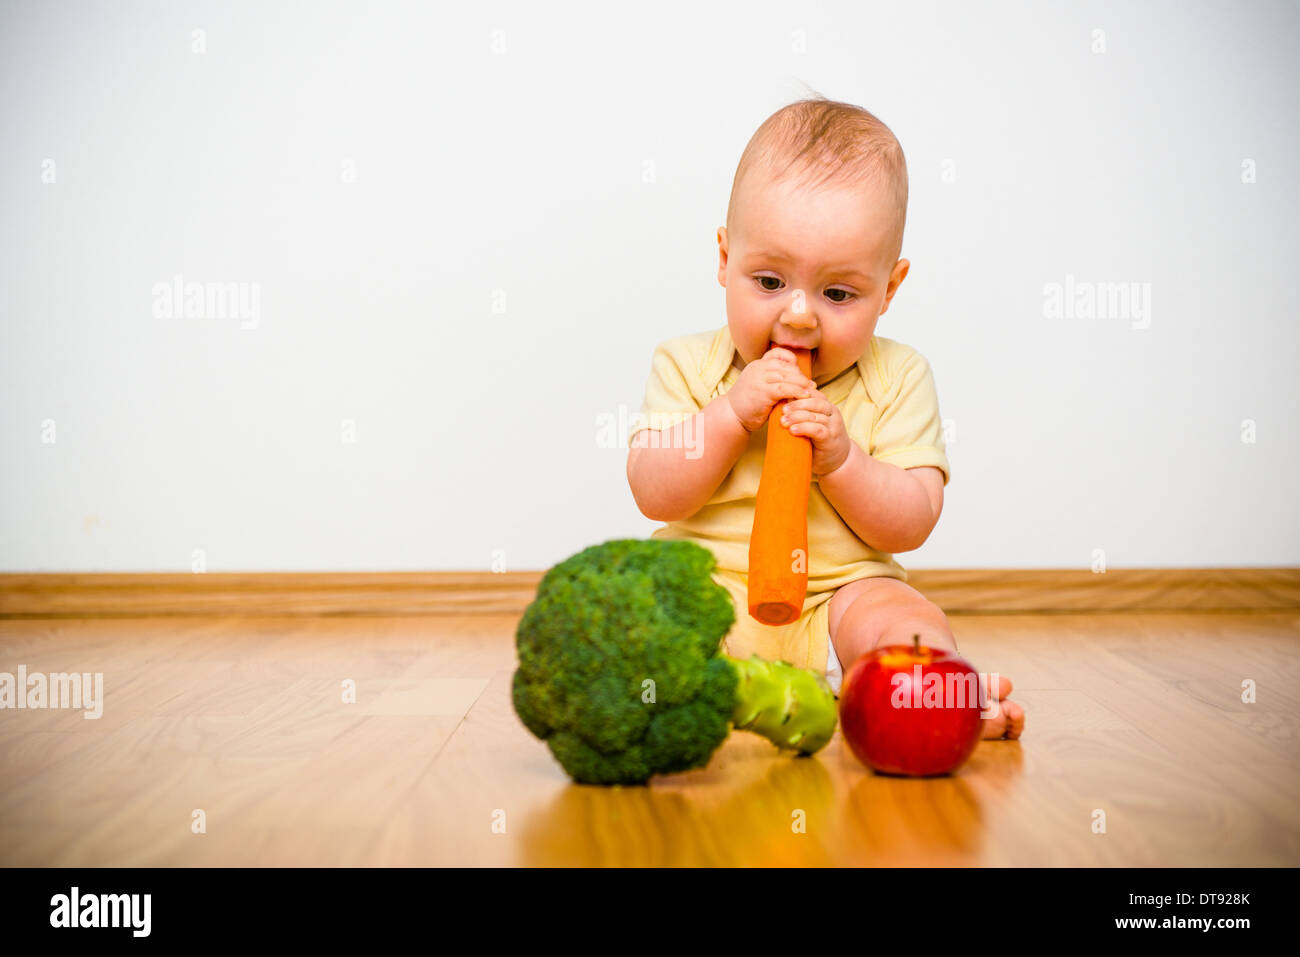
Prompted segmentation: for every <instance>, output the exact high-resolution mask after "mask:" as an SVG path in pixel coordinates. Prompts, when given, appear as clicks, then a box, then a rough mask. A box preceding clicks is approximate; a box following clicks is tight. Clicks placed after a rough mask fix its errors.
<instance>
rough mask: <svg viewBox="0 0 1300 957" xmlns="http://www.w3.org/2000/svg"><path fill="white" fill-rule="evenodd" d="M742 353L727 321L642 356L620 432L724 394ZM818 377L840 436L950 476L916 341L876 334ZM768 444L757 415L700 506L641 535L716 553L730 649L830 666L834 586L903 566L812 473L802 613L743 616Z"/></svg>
mask: <svg viewBox="0 0 1300 957" xmlns="http://www.w3.org/2000/svg"><path fill="white" fill-rule="evenodd" d="M741 361H742V360H741V358H740V356H739V355H738V354H737V353H736V351H735V344H734V343H733V342H732V339H731V332H730V330H729V329H728V328H727V327H726V326H723V327H722V328H721V329H718V330H713V331H708V332H700V333H696V334H694V335H687V336H680V337H678V338H675V339H669V340H667V341H665V342H663V343H661V344H660V345H659V346H657V347H656V349H655V352H654V356H653V358H652V360H651V368H650V378H649V380H648V381H647V383H646V390H645V401H644V403H643V404H642V407H641V415H640V417H639V418H638V419H637V421H636V422H635V423H634V424H633V426H632V428H631V430H630V431H629V433H628V440H629V442H630V441H631V439H632V436H634V435H636V433H637V432H639V431H641V430H642V429H656V430H658V429H670V428H672V427H673V426H675V425H677V424H678V423H679V422H682V421H683V420H687V419H691V418H692V417H693V416H695V415H696V413H698V412H699V411H700V410H701V409H703V408H704V407H705V406H706V405H708V404H709V403H710V402H711V401H713V399H715V398H716V397H718V396H720V395H724V394H726V393H727V392H728V391H729V390H730V389H731V387H732V386H733V385H734V384H735V382H736V379H737V377H738V376H739V375H740V363H741ZM818 388H819V390H820V391H821V393H822V394H823V395H825V396H826V398H827V399H829V400H830V401H831V402H832V403H834V404H835V406H836V407H837V408H838V409H839V410H840V415H841V416H842V417H843V419H844V425H845V428H846V429H847V430H848V434H849V437H850V438H851V439H852V440H853V441H854V442H856V443H857V444H858V446H859V447H861V448H862V450H863V451H864V452H867V453H868V454H870V455H871V456H873V457H874V458H877V459H880V460H882V461H885V462H889V463H891V464H893V465H897V466H898V467H900V468H905V469H909V468H917V467H920V466H925V465H931V466H934V467H936V468H939V469H942V470H943V483H944V485H945V486H946V485H947V484H948V479H949V475H950V472H949V466H948V457H947V453H946V451H945V445H944V437H943V425H942V422H941V420H940V418H939V401H938V395H937V393H936V391H935V387H934V377H933V375H932V374H931V372H930V365H929V363H928V362H927V361H926V359H925V357H924V356H922V355H921V354H920V353H919V352H917V351H916V350H915V349H913V348H911V347H910V346H906V345H904V344H902V343H900V342H895V341H894V340H892V339H886V338H883V337H881V336H874V337H873V338H872V340H871V344H870V346H869V347H868V348H867V351H866V352H865V353H864V354H863V355H862V357H861V358H859V359H858V361H857V362H856V363H854V364H853V365H852V366H850V367H849V368H847V369H845V370H844V371H843V372H841V373H840V374H839V375H837V376H836V377H835V378H834V379H832V380H831V381H829V382H827V383H825V384H824V385H821V386H819V387H818ZM695 421H697V422H698V421H699V420H698V419H697V420H695ZM703 439H704V436H702V435H699V434H698V433H696V434H691V430H690V429H689V428H688V429H687V430H686V434H685V435H684V437H683V441H684V443H685V445H686V448H687V452H686V454H687V455H688V456H689V455H691V450H692V449H693V448H698V444H697V443H699V442H700V441H702V440H703ZM766 448H767V426H766V425H764V426H763V427H762V428H760V429H758V430H757V431H755V432H754V433H752V434H751V435H750V439H749V445H748V447H746V449H745V451H744V453H742V455H741V456H740V458H739V460H737V462H736V464H735V465H734V466H733V467H732V469H731V471H730V472H728V473H727V475H726V476H725V477H724V478H723V480H722V483H721V484H720V485H719V486H718V488H717V490H716V491H715V492H714V493H713V495H712V496H711V497H710V498H709V500H708V501H707V502H706V503H705V504H704V505H703V506H702V507H701V508H700V509H699V511H697V512H696V513H695V514H694V515H692V516H691V517H690V518H687V519H684V520H683V521H680V522H669V523H667V524H666V525H663V526H661V527H660V528H657V529H655V530H654V531H653V532H652V533H651V535H650V537H651V538H656V539H678V538H685V539H690V540H692V541H694V542H697V543H699V544H700V545H703V546H705V547H706V548H708V549H709V550H710V551H711V552H713V554H714V556H715V558H716V559H717V563H718V567H717V569H716V570H715V572H714V575H713V578H714V580H715V581H716V582H718V584H720V585H722V586H723V587H725V588H726V589H727V590H728V591H729V592H730V593H731V595H732V598H733V600H734V602H735V607H736V624H735V625H734V626H733V627H732V629H731V631H730V632H729V633H728V634H727V636H726V637H725V638H724V639H723V650H724V651H725V652H726V653H727V654H729V655H733V656H735V657H738V658H748V657H749V656H750V655H751V654H753V653H757V654H759V655H760V656H761V657H763V658H766V659H768V660H773V661H775V660H785V661H788V662H790V663H791V664H794V665H797V666H799V667H801V668H809V669H812V670H815V671H820V672H823V673H825V672H826V671H827V669H828V666H829V667H830V668H832V669H834V668H835V666H836V665H835V661H834V659H833V658H832V657H830V655H829V654H828V651H829V637H830V627H829V622H828V619H827V612H828V610H829V607H830V600H831V596H833V595H834V594H835V590H836V589H837V588H839V587H840V586H841V585H846V584H848V583H849V582H852V581H856V580H857V579H859V578H871V577H879V576H888V577H891V578H897V579H900V580H902V581H907V572H906V570H904V568H903V566H901V565H900V564H898V562H897V561H895V560H894V557H893V556H892V555H890V554H888V553H886V552H878V551H876V550H875V549H873V548H871V547H870V546H868V545H867V544H866V543H865V542H863V541H862V540H861V539H860V538H858V537H857V535H855V534H854V533H853V531H852V529H850V528H849V527H848V525H847V524H845V522H844V520H843V519H841V518H840V516H839V513H838V512H836V511H835V509H834V507H833V506H832V505H831V504H830V502H829V501H827V499H826V497H825V496H824V495H822V493H821V489H820V488H819V487H818V483H817V476H815V475H814V476H813V477H812V486H811V488H810V489H809V493H808V594H807V597H806V598H805V600H804V606H803V613H802V614H801V615H800V617H799V618H798V619H797V620H796V621H793V622H791V623H790V624H787V625H777V626H773V625H765V624H762V623H761V622H758V621H756V620H754V619H753V618H751V617H750V615H749V602H748V597H747V589H748V585H747V574H748V568H749V535H750V531H751V530H752V528H753V525H754V501H755V496H756V495H757V494H758V480H759V477H760V476H761V474H762V471H763V454H764V452H765V450H766ZM828 659H829V660H828ZM832 687H835V683H832ZM837 690H838V689H837Z"/></svg>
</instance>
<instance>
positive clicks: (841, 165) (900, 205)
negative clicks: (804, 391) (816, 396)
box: [718, 97, 908, 384]
mask: <svg viewBox="0 0 1300 957" xmlns="http://www.w3.org/2000/svg"><path fill="white" fill-rule="evenodd" d="M906 217H907V164H906V162H905V161H904V158H903V148H902V146H900V145H899V142H898V140H897V139H895V137H894V134H893V133H892V132H890V130H889V127H887V126H885V124H884V123H882V122H880V120H878V119H876V118H875V117H874V116H872V115H871V114H870V113H868V112H867V111H866V110H864V109H862V108H861V107H857V106H853V105H852V104H849V103H838V102H835V101H833V100H827V99H825V98H824V97H815V98H811V99H805V100H800V101H798V102H797V103H791V104H790V105H789V106H785V107H782V108H781V109H779V110H777V111H776V112H775V113H773V114H772V115H771V116H770V117H768V118H767V120H765V121H764V123H763V125H762V126H760V127H759V128H758V131H757V132H756V133H755V134H754V136H753V138H751V139H750V141H749V145H748V146H746V147H745V152H744V153H743V154H742V155H741V157H740V165H739V166H738V167H737V168H736V178H735V180H734V181H733V183H732V187H731V202H730V204H729V205H728V207H727V225H726V226H724V227H722V228H720V229H719V230H718V254H719V263H718V282H720V283H721V284H722V285H723V286H725V287H726V289H727V325H728V327H729V328H730V330H731V338H732V340H733V341H734V342H735V344H736V351H737V352H739V353H740V356H741V359H742V360H743V361H744V362H745V363H750V362H753V361H754V360H755V359H758V358H761V357H762V355H763V353H764V352H766V351H767V344H768V342H778V343H780V344H782V345H793V346H803V347H807V348H815V349H816V352H814V353H813V375H812V377H813V380H814V381H815V382H817V383H819V384H820V383H822V382H827V381H829V380H830V379H832V378H834V377H835V376H837V375H839V373H841V372H843V371H844V370H845V369H847V368H848V367H849V366H851V365H853V363H855V362H857V360H858V358H859V357H860V356H861V355H862V354H863V353H864V352H865V351H866V349H867V346H868V344H869V343H870V342H871V337H872V335H874V334H875V330H876V321H877V320H878V319H879V318H880V316H881V315H882V314H883V313H884V311H885V310H886V309H887V308H888V307H889V301H890V299H892V298H893V296H894V293H895V291H897V289H898V285H899V283H901V282H902V281H903V277H904V276H906V275H907V270H908V262H907V260H905V259H899V258H898V255H899V252H900V251H901V250H902V245H903V225H904V222H905V220H906Z"/></svg>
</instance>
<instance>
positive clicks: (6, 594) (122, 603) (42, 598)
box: [0, 568, 1300, 618]
mask: <svg viewBox="0 0 1300 957" xmlns="http://www.w3.org/2000/svg"><path fill="white" fill-rule="evenodd" d="M542 575H543V572H540V571H532V572H522V571H521V572H506V573H503V574H493V573H491V572H374V573H369V572H359V573H353V572H344V573H337V572H294V573H284V572H267V573H229V572H222V573H209V574H187V573H179V572H178V573H168V574H132V573H113V574H107V573H105V574H100V573H93V574H0V618H134V617H155V616H171V615H211V616H224V615H234V616H258V617H260V616H275V615H305V616H320V615H517V614H520V613H522V612H523V610H524V608H525V607H527V605H528V603H529V602H531V601H532V600H533V597H534V595H535V593H536V589H537V583H538V582H539V581H540V580H541V577H542ZM908 583H909V584H911V585H912V586H913V587H914V588H916V589H917V590H918V591H920V592H921V593H922V594H923V595H925V596H926V597H927V598H929V599H930V600H931V601H933V602H935V603H936V604H938V605H939V607H941V608H942V609H943V610H944V611H945V612H947V613H948V614H953V615H980V614H984V615H989V614H998V615H1003V614H1078V613H1098V612H1169V611H1196V612H1238V613H1240V612H1257V611H1294V610H1300V568H1195V569H1193V568H1126V569H1111V570H1109V571H1106V572H1104V573H1101V574H1094V573H1093V572H1090V571H1086V570H1077V569H1033V570H1028V569H1015V570H1009V569H951V570H947V569H937V570H928V571H927V570H924V569H922V570H917V571H913V572H910V573H909V578H908Z"/></svg>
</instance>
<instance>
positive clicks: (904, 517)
mask: <svg viewBox="0 0 1300 957" xmlns="http://www.w3.org/2000/svg"><path fill="white" fill-rule="evenodd" d="M918 472H935V473H938V475H939V496H940V497H939V500H938V501H937V502H936V501H935V499H934V493H933V485H934V482H933V481H931V480H930V479H929V477H927V478H925V479H922V478H921V477H919V476H918V475H917V474H916V473H918ZM820 483H821V491H822V494H823V495H825V496H826V500H827V501H828V502H830V503H831V506H832V507H833V508H834V509H835V511H837V512H838V513H839V514H840V517H841V518H843V519H844V522H845V524H847V525H848V526H849V528H851V529H853V533H854V534H855V535H857V536H858V538H860V539H862V541H864V542H866V543H867V544H868V545H870V546H871V547H872V548H874V549H875V550H876V551H879V552H886V553H889V554H897V553H898V552H910V551H912V550H913V549H915V548H920V547H921V546H922V545H923V544H924V543H925V540H926V539H927V538H929V537H930V532H931V531H933V530H934V526H935V524H936V523H937V522H938V521H939V511H940V509H942V507H943V500H942V496H943V473H942V472H940V471H939V470H938V469H930V468H918V469H915V470H913V469H903V468H899V467H898V466H897V465H891V464H889V463H888V462H882V461H881V460H880V459H877V458H873V457H872V456H870V455H868V454H867V453H866V452H864V451H862V447H861V446H859V445H858V443H856V442H854V443H852V448H851V449H850V450H849V457H848V458H847V459H845V460H844V464H843V465H841V466H840V467H839V468H837V469H836V470H835V471H833V472H829V473H827V474H826V475H823V476H822V477H821V479H820Z"/></svg>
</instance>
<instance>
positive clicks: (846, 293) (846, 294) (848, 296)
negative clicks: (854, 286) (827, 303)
mask: <svg viewBox="0 0 1300 957" xmlns="http://www.w3.org/2000/svg"><path fill="white" fill-rule="evenodd" d="M833 292H838V293H842V294H843V295H844V298H843V299H832V300H831V302H848V301H849V300H850V299H852V298H853V293H851V292H849V291H848V290H847V289H827V290H826V295H828V296H829V295H830V294H831V293H833Z"/></svg>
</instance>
